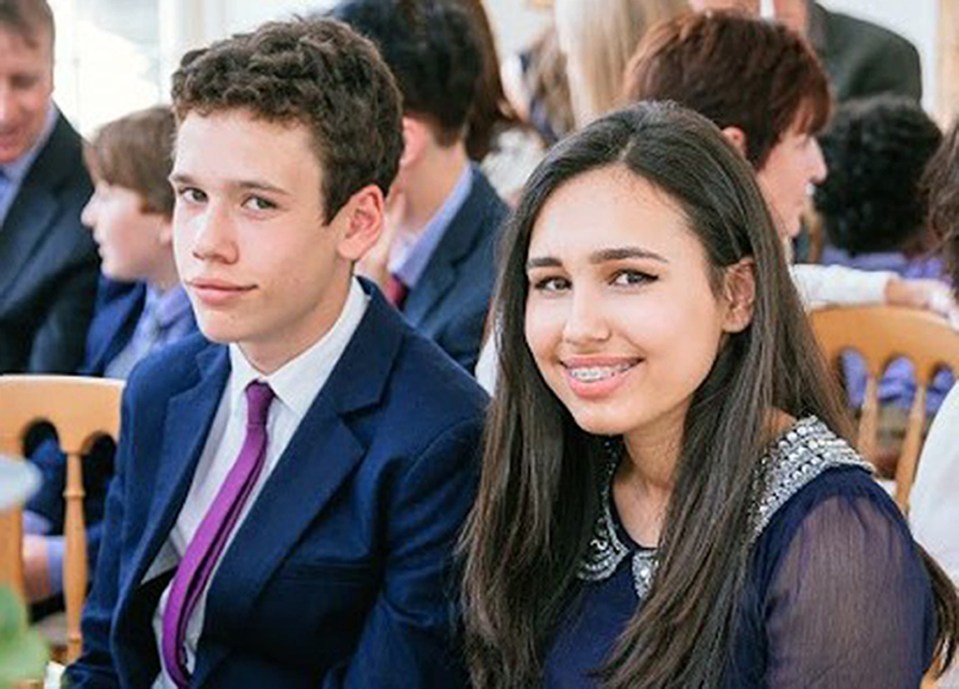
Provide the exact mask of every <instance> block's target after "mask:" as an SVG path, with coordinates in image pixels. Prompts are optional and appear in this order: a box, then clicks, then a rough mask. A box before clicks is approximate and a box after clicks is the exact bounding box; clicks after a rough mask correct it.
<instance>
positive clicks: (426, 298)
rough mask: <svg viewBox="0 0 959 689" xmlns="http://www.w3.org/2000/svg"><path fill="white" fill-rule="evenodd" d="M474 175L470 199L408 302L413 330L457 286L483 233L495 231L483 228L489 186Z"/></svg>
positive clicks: (407, 299) (405, 312) (477, 173)
mask: <svg viewBox="0 0 959 689" xmlns="http://www.w3.org/2000/svg"><path fill="white" fill-rule="evenodd" d="M472 175H473V179H472V184H473V186H472V188H471V189H470V193H469V196H467V197H466V200H465V201H464V202H463V205H462V207H461V208H460V209H459V211H458V212H457V213H456V215H454V216H453V219H452V220H451V221H450V224H449V227H447V228H446V233H445V234H444V235H443V238H442V239H441V240H440V243H439V245H438V246H437V247H436V250H435V251H434V252H433V255H432V256H431V257H430V260H429V263H428V264H427V266H426V270H425V271H423V275H422V276H420V280H419V282H418V283H417V284H416V287H414V288H413V289H412V290H410V293H409V296H408V297H407V298H406V303H405V304H404V306H403V315H404V316H406V319H407V320H408V321H409V322H410V323H412V324H413V327H417V326H419V325H420V324H421V323H422V322H423V320H424V319H425V318H426V317H427V315H429V314H430V312H432V311H433V307H434V306H436V304H437V303H438V302H439V301H440V300H441V299H442V298H443V297H444V296H445V295H446V293H447V292H448V291H449V288H450V287H451V286H452V285H453V284H454V283H455V282H456V275H457V266H458V264H459V263H460V262H461V261H462V259H463V257H464V256H468V255H469V253H470V251H471V250H472V248H473V247H474V246H475V245H476V242H477V241H478V240H479V238H480V236H481V235H482V233H483V232H484V231H489V232H492V231H493V230H494V229H495V228H485V227H484V226H483V225H484V219H485V217H486V213H485V212H484V211H485V208H484V205H485V204H486V203H487V202H488V198H487V196H486V194H485V193H484V192H485V189H484V188H483V187H484V185H485V184H487V183H486V180H485V179H484V178H483V177H482V175H481V174H480V173H479V172H478V171H477V170H475V169H474V170H473V171H472Z"/></svg>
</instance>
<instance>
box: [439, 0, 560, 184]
mask: <svg viewBox="0 0 959 689" xmlns="http://www.w3.org/2000/svg"><path fill="white" fill-rule="evenodd" d="M456 1H457V2H459V3H460V4H462V6H463V8H464V9H465V10H466V12H467V14H468V15H469V17H470V19H471V21H472V22H473V30H474V35H475V36H476V39H477V47H478V48H479V50H480V53H481V55H482V60H483V73H482V75H481V77H480V81H479V85H478V86H477V89H476V93H475V94H474V97H473V107H472V109H471V110H470V114H469V118H468V120H467V122H466V153H467V155H469V157H470V159H471V160H472V161H473V162H475V163H478V164H479V165H480V168H481V169H482V171H483V174H485V175H486V177H487V178H488V179H489V181H490V184H492V185H493V187H494V188H495V189H496V193H497V194H499V196H500V197H501V198H502V199H504V200H505V201H507V202H513V201H515V199H516V198H517V196H518V195H519V192H520V190H521V189H522V187H523V184H524V183H525V182H526V178H527V177H529V174H530V173H531V172H532V171H533V168H534V167H536V164H537V163H538V162H539V161H540V159H541V158H542V157H543V151H544V145H543V141H542V139H541V138H540V137H539V136H538V134H537V133H536V130H535V129H534V128H533V127H532V126H531V125H528V124H526V123H524V122H523V121H522V120H521V119H520V117H519V115H517V113H516V111H515V109H514V108H513V106H512V104H511V103H510V102H509V100H508V99H507V97H506V94H505V92H504V91H503V81H502V77H501V75H500V59H499V53H498V52H497V50H496V38H495V36H494V35H493V28H492V26H490V22H489V17H488V16H487V14H486V9H485V8H484V7H483V2H482V0H456Z"/></svg>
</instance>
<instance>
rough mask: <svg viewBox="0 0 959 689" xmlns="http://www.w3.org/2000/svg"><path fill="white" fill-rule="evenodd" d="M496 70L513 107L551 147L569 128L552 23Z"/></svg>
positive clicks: (569, 110)
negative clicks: (498, 70)
mask: <svg viewBox="0 0 959 689" xmlns="http://www.w3.org/2000/svg"><path fill="white" fill-rule="evenodd" d="M500 72H501V76H502V80H503V90H504V92H505V93H506V97H507V98H508V99H509V101H510V103H511V104H512V106H513V109H514V110H515V111H516V113H517V115H518V116H519V117H520V119H522V120H523V121H524V122H527V123H528V124H529V125H530V126H531V127H533V128H534V129H535V130H536V132H537V133H538V134H539V136H540V137H541V138H542V140H543V144H544V146H546V147H549V146H552V145H553V144H555V143H556V142H557V141H559V140H560V139H561V138H563V137H564V136H566V134H568V133H569V132H571V131H572V130H573V127H574V124H573V106H572V103H571V102H570V95H569V79H568V78H567V75H566V61H565V59H564V58H563V55H562V53H561V52H560V50H559V42H558V39H557V35H556V24H555V23H554V22H550V23H549V24H548V25H547V26H546V28H545V29H543V30H542V31H540V33H539V34H538V36H537V37H536V38H535V39H534V40H533V42H532V43H531V44H530V46H529V47H528V48H526V49H524V50H521V51H519V52H518V53H516V54H514V55H510V56H509V57H507V58H506V59H505V60H504V61H503V63H502V67H501V70H500Z"/></svg>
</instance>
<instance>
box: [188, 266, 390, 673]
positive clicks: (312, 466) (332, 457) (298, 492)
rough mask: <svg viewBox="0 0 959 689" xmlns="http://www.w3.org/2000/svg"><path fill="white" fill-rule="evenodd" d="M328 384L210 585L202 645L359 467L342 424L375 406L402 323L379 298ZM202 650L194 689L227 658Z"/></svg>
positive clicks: (249, 604)
mask: <svg viewBox="0 0 959 689" xmlns="http://www.w3.org/2000/svg"><path fill="white" fill-rule="evenodd" d="M364 289H365V291H366V292H367V293H370V294H371V302H370V304H369V306H368V308H367V312H366V315H365V316H364V317H363V320H362V321H361V323H360V326H359V327H358V328H357V330H356V333H354V335H353V338H352V339H351V340H350V344H349V345H348V346H347V348H346V351H345V352H344V353H343V356H342V357H341V358H340V361H339V362H338V363H337V365H336V367H335V368H334V370H333V373H332V375H331V376H330V379H329V380H328V381H327V383H326V385H324V386H323V389H322V390H321V391H320V394H319V395H318V396H317V398H316V400H314V402H313V404H312V406H311V407H310V409H309V411H308V412H307V414H306V416H305V417H304V418H303V420H302V421H301V422H300V425H299V427H298V428H297V430H296V433H294V435H293V438H292V440H291V441H290V444H289V445H288V446H287V448H286V451H285V452H284V453H283V455H282V457H281V458H280V461H279V463H278V464H277V466H276V468H275V469H274V470H273V473H272V474H271V475H270V477H269V479H268V480H267V482H266V484H265V485H264V487H263V490H262V492H261V493H260V495H259V496H258V497H257V499H256V502H255V503H254V504H253V506H252V507H251V508H250V511H249V513H248V514H247V517H246V518H245V519H244V521H243V523H242V524H241V525H240V529H239V530H238V531H237V534H236V537H235V538H234V540H233V542H232V543H231V545H230V547H229V548H228V549H227V551H226V553H225V554H224V556H223V560H222V562H221V563H220V566H219V568H218V570H217V573H216V574H215V575H214V577H213V581H212V582H211V584H210V591H209V595H208V597H207V608H206V609H207V615H206V617H205V622H204V631H203V634H202V636H201V639H202V638H210V637H215V636H217V635H216V634H215V633H211V629H215V628H216V627H219V626H222V627H223V628H225V629H229V628H236V627H238V626H242V625H243V623H244V620H245V619H246V618H247V617H248V616H249V614H250V612H251V609H252V608H253V606H254V604H255V603H256V599H257V596H258V595H259V593H260V592H261V591H262V590H263V588H264V587H265V586H266V584H267V582H268V581H269V579H270V577H271V576H272V574H273V572H274V571H276V569H277V567H279V566H280V564H281V563H282V562H283V560H284V558H285V557H286V556H287V555H288V554H289V552H290V551H291V550H292V549H293V548H294V546H295V545H296V543H297V542H298V541H299V539H300V537H301V536H302V534H303V532H304V531H305V530H306V529H307V527H308V526H309V525H310V524H311V523H312V522H313V520H314V519H315V518H316V516H317V515H318V514H319V513H320V512H322V511H323V509H324V507H325V506H326V505H327V503H328V502H329V501H330V498H332V496H333V495H334V494H335V493H336V492H337V490H338V489H339V487H340V486H341V485H343V483H344V482H345V481H347V480H349V478H350V476H351V475H352V474H353V472H354V470H355V469H356V467H357V466H358V465H359V464H360V462H361V461H362V460H363V457H364V455H365V453H366V446H365V444H364V443H363V440H362V439H361V438H359V437H357V436H356V435H355V434H354V432H353V431H352V429H351V428H350V425H349V424H348V423H347V422H346V421H345V418H344V417H345V416H346V415H348V414H353V413H355V412H357V411H359V410H360V409H363V408H366V407H369V406H371V405H374V404H376V403H377V402H378V401H379V400H380V398H381V396H382V393H383V389H384V387H385V385H386V382H387V380H388V379H389V372H390V369H391V368H392V366H393V361H394V359H395V357H396V354H397V352H398V350H399V347H400V343H401V340H402V337H403V328H404V326H403V325H402V321H401V319H400V317H399V316H398V315H397V314H396V313H395V312H394V311H393V309H392V308H391V307H390V306H389V305H388V304H387V303H386V301H385V300H384V299H383V297H382V296H381V295H380V293H379V292H377V291H376V290H374V289H372V287H371V286H370V285H369V284H368V283H366V282H364ZM228 650H229V649H227V648H224V647H223V646H219V645H217V646H212V647H209V648H203V647H202V645H201V648H200V653H199V655H198V657H197V666H196V670H195V678H194V679H195V684H194V686H197V687H200V686H203V684H204V682H205V681H206V680H207V679H208V678H209V677H210V675H211V673H212V672H213V671H214V670H215V668H216V666H217V665H218V664H219V663H220V662H222V660H223V659H224V658H225V657H226V655H227V653H228Z"/></svg>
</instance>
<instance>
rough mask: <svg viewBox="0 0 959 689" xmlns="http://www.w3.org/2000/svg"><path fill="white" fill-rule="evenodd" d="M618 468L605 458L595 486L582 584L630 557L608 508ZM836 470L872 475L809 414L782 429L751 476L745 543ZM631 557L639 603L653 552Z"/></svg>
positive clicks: (581, 567)
mask: <svg viewBox="0 0 959 689" xmlns="http://www.w3.org/2000/svg"><path fill="white" fill-rule="evenodd" d="M618 464H619V458H618V457H613V458H611V459H610V461H609V462H608V463H607V466H606V471H605V472H604V476H603V480H602V483H601V484H600V502H599V504H600V505H601V509H600V513H599V516H598V517H597V518H596V523H595V525H594V527H593V537H592V539H591V540H590V543H589V548H588V550H587V551H586V553H585V555H584V556H583V558H582V559H581V560H580V563H579V567H578V570H577V572H576V576H577V577H578V578H579V579H581V580H583V581H602V580H603V579H608V578H609V577H611V576H612V575H613V573H614V572H615V571H616V569H617V568H618V567H619V565H620V563H621V562H622V561H623V560H624V559H625V558H626V557H627V556H628V555H630V549H629V548H628V547H627V546H626V545H625V544H624V543H623V542H622V540H621V539H620V538H619V536H618V535H617V534H616V527H615V523H614V521H613V515H612V508H611V499H610V490H611V487H612V482H613V473H614V472H615V471H616V467H617V466H618ZM841 466H843V467H844V466H855V467H860V468H863V469H866V470H867V471H869V472H870V473H871V472H872V471H873V469H872V465H870V464H869V463H867V462H865V461H864V460H863V459H862V457H860V456H859V454H858V453H857V452H856V451H855V450H854V449H852V448H851V447H850V446H849V444H848V443H846V441H845V440H843V439H842V438H839V437H837V436H836V435H835V434H834V433H833V432H832V431H830V430H829V428H827V427H826V425H825V424H824V423H823V422H822V421H820V420H819V419H818V418H817V417H815V416H807V417H806V418H804V419H801V420H799V421H797V422H796V423H795V424H794V425H792V426H790V427H789V428H788V429H787V430H786V431H784V432H783V433H782V434H781V435H780V436H779V438H777V439H776V441H774V442H773V443H772V444H771V445H770V447H769V449H768V450H767V451H766V453H765V454H763V456H762V457H761V458H760V460H759V471H758V472H757V477H765V480H764V481H762V484H761V485H760V481H759V480H757V485H756V486H755V489H754V496H755V498H754V501H753V504H752V508H751V512H752V517H753V531H752V534H751V539H750V540H751V542H755V541H756V539H758V538H759V536H760V535H761V534H762V532H763V530H764V529H765V528H766V527H767V526H768V525H769V522H770V521H771V520H772V518H773V515H775V514H776V512H778V511H779V510H780V508H782V506H783V505H785V504H786V502H787V501H788V500H789V498H791V497H792V496H793V495H795V494H796V493H797V492H799V490H800V489H801V488H802V487H803V486H805V485H806V484H808V483H809V482H810V481H812V480H813V479H814V478H816V477H817V476H819V475H820V474H821V473H822V472H824V471H825V470H827V469H831V468H833V467H841ZM632 555H633V563H632V570H633V584H634V586H635V588H636V595H638V596H639V598H640V600H642V599H644V598H645V597H646V594H647V593H649V588H650V586H651V585H652V582H653V577H654V576H655V574H656V563H657V560H656V551H655V550H652V549H639V550H637V551H635V552H634V553H633V554H632Z"/></svg>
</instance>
